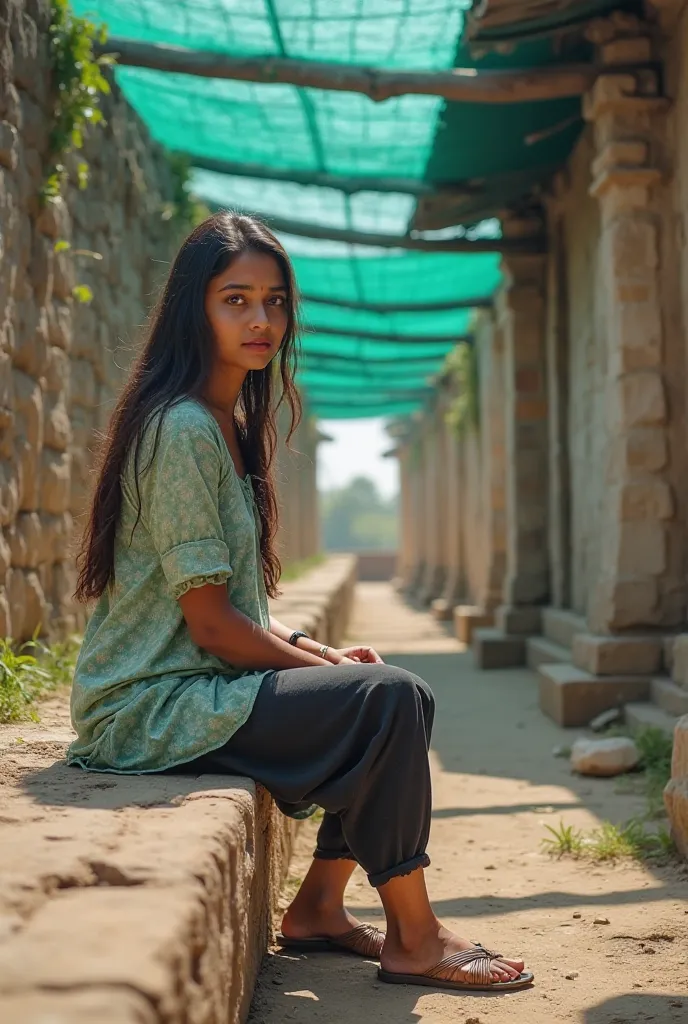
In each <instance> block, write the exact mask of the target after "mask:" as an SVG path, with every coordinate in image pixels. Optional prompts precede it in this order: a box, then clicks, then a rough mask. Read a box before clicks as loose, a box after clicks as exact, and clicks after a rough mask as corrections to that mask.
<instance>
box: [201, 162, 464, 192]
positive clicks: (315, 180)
mask: <svg viewBox="0 0 688 1024" xmlns="http://www.w3.org/2000/svg"><path fill="white" fill-rule="evenodd" d="M184 156H185V157H186V158H187V159H188V161H189V163H190V164H191V166H192V167H198V168H200V169H201V170H203V171H215V172H216V173H218V174H230V175H233V176H234V177H237V178H257V179H259V180H261V181H291V182H294V183H295V184H296V185H317V186H318V187H319V188H334V189H337V191H339V192H344V193H345V194H346V195H349V196H351V195H355V194H356V193H357V192H399V193H402V194H405V195H410V196H418V197H420V196H428V197H431V198H434V199H442V198H445V199H460V198H464V199H467V198H469V197H470V196H478V195H480V193H481V192H482V190H483V186H482V184H481V183H479V182H476V183H475V184H473V183H471V182H468V181H466V182H456V183H452V182H449V183H447V184H432V183H431V182H428V181H421V180H420V179H419V178H392V177H387V176H384V175H383V176H380V175H378V176H374V175H363V176H361V177H353V176H351V175H346V174H329V173H328V172H326V171H299V170H296V169H294V168H291V169H290V168H284V167H266V166H265V164H250V163H241V162H239V161H235V160H219V159H215V158H214V157H208V156H194V155H193V154H192V153H185V154H184Z"/></svg>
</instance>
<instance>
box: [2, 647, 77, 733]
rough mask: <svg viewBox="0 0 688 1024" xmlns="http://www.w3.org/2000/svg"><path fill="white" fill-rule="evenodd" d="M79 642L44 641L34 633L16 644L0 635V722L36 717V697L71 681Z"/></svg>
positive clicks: (34, 720) (35, 719)
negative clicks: (29, 638)
mask: <svg viewBox="0 0 688 1024" xmlns="http://www.w3.org/2000/svg"><path fill="white" fill-rule="evenodd" d="M80 643H81V641H80V638H79V637H76V636H72V637H69V638H68V639H67V640H65V641H61V642H58V643H54V644H47V643H45V642H44V641H43V640H39V639H38V635H37V633H35V634H34V636H33V637H32V639H31V640H27V641H25V642H24V643H23V644H20V645H19V646H17V645H16V644H15V643H14V642H13V641H12V639H11V638H10V637H5V638H4V639H0V724H5V723H7V722H27V721H33V722H37V721H38V719H39V716H38V711H37V709H36V706H35V705H36V701H37V700H39V699H40V698H41V697H43V696H46V695H47V694H49V693H52V692H54V691H56V690H59V689H61V688H62V687H64V686H68V685H69V684H70V683H71V681H72V676H73V674H74V666H75V665H76V659H77V655H78V653H79V646H80Z"/></svg>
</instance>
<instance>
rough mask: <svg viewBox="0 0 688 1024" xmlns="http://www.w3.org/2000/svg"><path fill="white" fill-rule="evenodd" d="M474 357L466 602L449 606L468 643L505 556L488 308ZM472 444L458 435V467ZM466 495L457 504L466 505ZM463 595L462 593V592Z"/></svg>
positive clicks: (500, 425) (496, 383) (499, 366)
mask: <svg viewBox="0 0 688 1024" xmlns="http://www.w3.org/2000/svg"><path fill="white" fill-rule="evenodd" d="M474 345H475V357H476V361H477V374H476V376H477V388H478V409H479V425H478V428H477V439H476V440H477V452H478V458H477V462H478V466H477V467H474V474H475V470H476V469H477V474H475V475H477V476H478V488H479V491H480V494H479V500H478V501H477V502H475V503H474V506H473V508H472V510H471V515H470V517H469V518H468V521H467V522H466V523H459V526H460V527H461V528H462V548H463V552H464V565H465V575H466V579H467V581H468V580H473V583H472V585H471V586H469V585H468V583H467V588H466V589H467V590H468V591H470V599H471V601H472V603H471V604H460V605H457V607H456V608H455V609H454V625H455V629H456V635H457V637H458V639H459V640H461V641H462V642H463V643H466V644H470V643H471V642H472V639H473V633H474V631H475V630H477V629H483V628H488V627H490V626H492V624H493V621H494V610H495V608H496V607H497V605H498V604H499V603H500V601H501V599H502V587H503V583H504V568H505V555H506V510H505V503H506V497H505V485H504V478H505V473H506V468H505V458H506V455H505V391H504V339H503V331H502V329H501V327H500V326H499V324H497V323H496V322H495V318H494V314H493V311H490V312H489V313H488V312H485V313H481V314H480V315H479V317H478V319H477V322H476V329H475V335H474ZM474 444H475V441H474V438H473V436H472V435H470V434H468V435H466V436H464V438H463V439H462V441H461V448H462V451H463V455H464V468H465V469H466V471H468V469H469V450H472V449H473V446H474ZM468 497H469V496H468V494H467V493H465V492H464V493H463V494H462V496H461V503H462V506H463V507H464V509H467V506H468ZM467 596H468V595H467Z"/></svg>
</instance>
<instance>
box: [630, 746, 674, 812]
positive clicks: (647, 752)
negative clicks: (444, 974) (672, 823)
mask: <svg viewBox="0 0 688 1024" xmlns="http://www.w3.org/2000/svg"><path fill="white" fill-rule="evenodd" d="M633 738H634V739H635V743H636V746H637V748H638V750H639V751H640V767H641V768H642V769H643V770H644V774H645V792H646V796H647V800H648V805H649V809H648V817H650V818H657V817H662V816H663V814H664V788H665V786H666V784H667V782H668V781H669V779H670V778H671V753H672V749H673V742H672V739H671V736H667V734H666V733H665V732H663V731H662V730H661V729H655V728H652V727H651V726H650V727H648V728H646V729H641V730H640V731H639V732H637V733H636V734H635V736H634V737H633Z"/></svg>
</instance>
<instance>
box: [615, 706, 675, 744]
mask: <svg viewBox="0 0 688 1024" xmlns="http://www.w3.org/2000/svg"><path fill="white" fill-rule="evenodd" d="M624 719H625V721H626V725H627V726H628V728H629V729H630V730H631V732H641V731H642V730H643V729H660V730H661V731H662V732H663V733H666V735H667V736H671V737H672V738H673V735H674V729H675V727H676V722H677V721H678V719H677V718H676V715H670V714H668V713H667V712H666V711H663V710H662V708H658V707H657V706H656V704H650V703H649V701H648V702H644V701H642V702H637V701H632V702H631V703H629V704H626V705H624Z"/></svg>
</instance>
